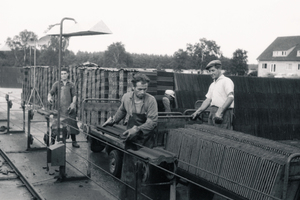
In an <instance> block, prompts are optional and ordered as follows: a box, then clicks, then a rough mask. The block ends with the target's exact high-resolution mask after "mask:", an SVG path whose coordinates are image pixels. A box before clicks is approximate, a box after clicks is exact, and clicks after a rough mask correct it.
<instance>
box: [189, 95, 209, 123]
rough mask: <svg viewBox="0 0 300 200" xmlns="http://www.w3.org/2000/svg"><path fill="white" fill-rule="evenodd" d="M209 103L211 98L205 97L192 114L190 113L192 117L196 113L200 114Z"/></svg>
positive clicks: (194, 116) (196, 114)
mask: <svg viewBox="0 0 300 200" xmlns="http://www.w3.org/2000/svg"><path fill="white" fill-rule="evenodd" d="M210 103H211V99H210V98H207V99H205V100H204V101H203V103H202V104H201V106H200V108H198V109H197V110H196V111H195V112H194V113H193V114H192V119H195V118H196V117H197V116H198V115H200V114H201V113H202V112H203V111H205V110H206V109H207V108H208V107H209V106H210Z"/></svg>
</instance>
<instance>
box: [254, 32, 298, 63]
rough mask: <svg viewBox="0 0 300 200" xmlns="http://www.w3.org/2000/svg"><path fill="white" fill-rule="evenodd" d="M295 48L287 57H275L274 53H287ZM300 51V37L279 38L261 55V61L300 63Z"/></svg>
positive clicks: (259, 57)
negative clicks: (299, 54)
mask: <svg viewBox="0 0 300 200" xmlns="http://www.w3.org/2000/svg"><path fill="white" fill-rule="evenodd" d="M292 48H294V49H293V50H292V51H291V52H290V53H289V54H288V55H287V56H286V57H273V51H287V50H289V49H292ZM298 50H300V36H285V37H277V38H276V39H275V40H274V41H273V42H272V43H271V44H270V45H269V46H268V47H267V48H266V49H265V50H264V51H263V52H262V53H261V54H260V56H258V58H257V60H259V61H300V57H297V51H298Z"/></svg>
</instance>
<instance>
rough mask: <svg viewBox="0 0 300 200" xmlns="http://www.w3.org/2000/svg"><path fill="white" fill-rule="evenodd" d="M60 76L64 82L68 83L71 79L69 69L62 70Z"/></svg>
mask: <svg viewBox="0 0 300 200" xmlns="http://www.w3.org/2000/svg"><path fill="white" fill-rule="evenodd" d="M60 76H61V80H62V81H66V80H68V78H69V69H68V68H62V69H61V70H60Z"/></svg>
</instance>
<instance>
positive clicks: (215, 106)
mask: <svg viewBox="0 0 300 200" xmlns="http://www.w3.org/2000/svg"><path fill="white" fill-rule="evenodd" d="M210 107H212V108H219V107H218V106H215V105H213V106H210ZM226 110H233V108H227V109H226Z"/></svg>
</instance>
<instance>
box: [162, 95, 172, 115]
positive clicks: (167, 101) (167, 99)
mask: <svg viewBox="0 0 300 200" xmlns="http://www.w3.org/2000/svg"><path fill="white" fill-rule="evenodd" d="M174 99H175V92H174V91H173V90H166V91H165V95H164V97H163V98H162V103H163V105H164V109H165V112H171V104H172V103H173V102H174Z"/></svg>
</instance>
